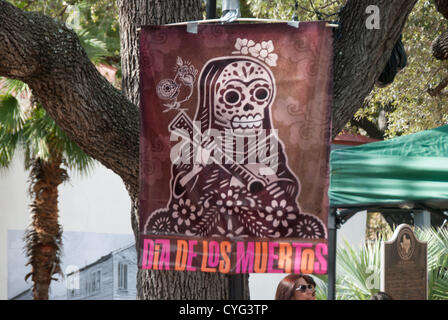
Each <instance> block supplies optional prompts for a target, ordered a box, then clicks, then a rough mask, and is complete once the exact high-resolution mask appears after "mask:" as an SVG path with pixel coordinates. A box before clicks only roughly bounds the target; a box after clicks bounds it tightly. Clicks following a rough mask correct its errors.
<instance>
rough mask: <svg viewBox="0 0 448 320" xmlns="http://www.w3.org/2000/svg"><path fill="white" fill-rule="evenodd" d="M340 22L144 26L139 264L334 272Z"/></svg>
mask: <svg viewBox="0 0 448 320" xmlns="http://www.w3.org/2000/svg"><path fill="white" fill-rule="evenodd" d="M332 52H333V51H332V30H331V29H330V28H327V27H326V26H325V22H307V23H300V25H299V27H298V28H296V27H294V26H290V25H288V24H286V23H275V24H232V25H198V26H197V30H194V28H193V31H192V29H191V28H188V27H187V26H185V25H184V26H146V27H143V28H142V29H141V32H140V68H141V84H140V85H141V90H140V93H141V139H140V154H141V155H140V228H141V236H140V253H139V267H141V268H143V269H154V270H178V271H202V272H221V273H233V274H237V273H266V272H267V273H274V272H282V273H314V274H325V273H326V272H327V255H328V249H327V237H328V234H327V216H328V193H327V191H328V185H329V154H330V137H331V104H332V56H333V54H332Z"/></svg>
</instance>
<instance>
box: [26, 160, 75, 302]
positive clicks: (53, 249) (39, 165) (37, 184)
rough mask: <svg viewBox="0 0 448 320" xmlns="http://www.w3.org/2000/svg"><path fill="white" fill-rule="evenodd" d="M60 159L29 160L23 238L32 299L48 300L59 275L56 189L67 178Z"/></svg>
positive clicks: (59, 251)
mask: <svg viewBox="0 0 448 320" xmlns="http://www.w3.org/2000/svg"><path fill="white" fill-rule="evenodd" d="M61 163H62V161H61V157H56V158H53V159H52V160H50V161H49V162H44V161H42V160H41V159H36V160H34V161H33V164H32V168H31V173H30V182H31V185H30V190H29V192H30V194H31V196H32V199H33V202H32V204H31V216H32V221H31V224H30V226H29V227H28V229H27V231H26V235H25V239H26V251H27V256H28V259H29V260H28V264H30V265H31V272H30V273H29V274H28V275H27V276H26V278H25V279H27V278H28V277H29V276H31V279H32V281H33V299H34V300H48V290H49V287H50V283H51V280H52V276H53V275H54V274H57V273H60V272H61V269H60V253H61V249H62V238H61V236H62V228H61V226H60V225H59V222H58V218H59V215H58V186H59V185H60V184H61V183H62V182H64V181H65V180H66V179H67V172H66V171H65V170H64V169H62V168H61Z"/></svg>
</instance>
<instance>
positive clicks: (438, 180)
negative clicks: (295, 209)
mask: <svg viewBox="0 0 448 320" xmlns="http://www.w3.org/2000/svg"><path fill="white" fill-rule="evenodd" d="M330 164H331V175H330V176H331V178H330V189H329V196H330V206H331V207H362V206H372V205H375V206H377V205H397V206H399V205H402V204H405V203H407V204H409V203H427V204H428V206H431V205H432V206H434V207H439V208H444V209H448V125H446V126H443V127H439V128H436V129H432V130H427V131H422V132H419V133H415V134H411V135H407V136H402V137H399V138H395V139H391V140H387V141H379V142H374V143H368V144H365V145H361V146H357V147H350V148H345V149H338V150H333V151H332V152H331V157H330Z"/></svg>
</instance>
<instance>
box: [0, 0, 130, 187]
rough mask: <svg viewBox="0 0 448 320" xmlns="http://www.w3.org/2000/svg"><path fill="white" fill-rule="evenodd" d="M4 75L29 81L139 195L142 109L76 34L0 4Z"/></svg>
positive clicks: (67, 127)
mask: <svg viewBox="0 0 448 320" xmlns="http://www.w3.org/2000/svg"><path fill="white" fill-rule="evenodd" d="M0 75H1V76H6V77H9V78H15V79H19V80H21V81H24V82H26V83H27V84H28V85H29V86H30V88H31V89H32V90H33V94H34V95H35V96H36V97H37V98H38V100H39V102H40V103H41V104H42V105H43V106H44V107H45V109H46V110H47V112H48V113H49V115H50V116H51V117H52V118H53V119H54V120H55V121H56V123H58V125H59V126H60V127H61V128H62V129H63V130H64V131H65V132H66V133H67V134H68V136H69V137H70V138H71V139H72V140H73V141H75V142H76V143H78V144H79V145H80V146H81V148H83V150H84V151H85V152H87V153H88V154H89V155H91V156H92V157H93V158H95V159H97V160H98V161H100V162H101V163H102V164H103V165H105V166H106V167H108V168H110V169H112V170H113V171H114V172H115V173H117V174H118V175H119V176H121V177H122V178H123V180H124V182H125V183H126V185H127V186H128V187H129V188H130V190H132V191H133V192H135V193H136V192H137V191H138V169H139V162H138V158H139V151H138V150H139V143H138V141H139V113H138V108H137V106H135V105H134V104H132V103H131V102H130V101H129V100H128V99H126V97H125V96H124V95H123V94H122V93H121V92H120V91H119V90H117V89H116V88H114V87H113V86H112V85H111V84H110V83H109V82H108V81H107V80H106V79H105V78H104V77H102V76H101V74H100V73H99V72H98V71H97V70H96V68H95V66H94V65H93V64H92V63H91V62H90V61H89V59H88V57H87V55H86V54H85V52H84V50H83V49H82V47H81V45H80V43H79V41H78V38H77V36H76V34H75V33H74V32H73V31H71V30H69V29H68V28H66V27H65V26H64V25H63V24H61V23H58V22H56V21H55V20H53V19H51V18H48V17H45V16H42V15H38V14H35V13H29V12H23V11H21V10H19V9H17V8H15V7H14V6H12V5H11V4H9V3H8V2H6V1H3V0H0Z"/></svg>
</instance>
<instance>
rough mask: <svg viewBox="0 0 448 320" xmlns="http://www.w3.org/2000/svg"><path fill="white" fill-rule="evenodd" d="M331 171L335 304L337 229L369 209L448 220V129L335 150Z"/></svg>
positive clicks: (331, 268)
mask: <svg viewBox="0 0 448 320" xmlns="http://www.w3.org/2000/svg"><path fill="white" fill-rule="evenodd" d="M330 167H331V169H330V170H331V173H330V188H329V191H328V192H329V197H330V213H329V217H328V230H329V233H328V243H329V252H328V263H329V266H328V267H329V268H328V270H329V274H328V297H329V298H330V299H334V298H335V281H336V274H335V270H336V240H337V239H336V238H337V229H338V228H339V227H340V225H341V224H342V223H344V222H345V220H347V219H349V218H350V217H351V216H352V215H353V214H355V213H356V212H358V211H361V210H365V209H380V211H381V209H388V210H391V209H395V210H396V211H398V210H408V212H409V210H419V209H420V210H427V211H430V212H433V213H438V214H441V215H446V211H447V210H448V125H446V126H442V127H439V128H436V129H432V130H426V131H422V132H419V133H415V134H411V135H407V136H402V137H398V138H395V139H391V140H387V141H379V142H373V143H368V144H365V145H361V146H357V147H348V148H344V149H336V150H333V151H332V152H331V156H330ZM397 209H398V210H397Z"/></svg>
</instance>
